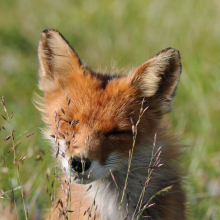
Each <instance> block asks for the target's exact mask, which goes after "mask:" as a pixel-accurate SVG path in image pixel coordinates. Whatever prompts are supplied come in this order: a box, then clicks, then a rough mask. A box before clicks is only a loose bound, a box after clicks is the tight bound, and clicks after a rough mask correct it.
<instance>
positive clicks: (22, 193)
mask: <svg viewBox="0 0 220 220" xmlns="http://www.w3.org/2000/svg"><path fill="white" fill-rule="evenodd" d="M1 103H2V105H3V107H4V111H5V113H6V115H7V119H6V121H7V122H8V124H9V129H10V136H11V137H12V143H13V152H14V162H13V163H14V165H15V167H16V172H17V177H18V181H19V185H20V187H21V197H22V201H23V207H24V213H25V219H26V220H27V219H28V209H27V208H26V205H25V201H24V191H23V187H22V182H21V178H20V174H19V164H18V163H19V161H20V160H21V159H20V160H19V161H18V162H17V155H16V151H15V147H16V145H15V142H14V132H15V131H14V130H12V127H11V119H12V117H13V115H14V114H13V112H12V114H11V116H10V117H9V114H8V111H7V108H6V105H5V99H4V96H2V101H1ZM8 137H9V136H8ZM26 137H28V135H27V136H26ZM5 140H7V138H6V139H5ZM2 155H3V151H2ZM3 157H4V156H3ZM4 163H5V164H6V161H5V158H4ZM8 172H9V171H8ZM9 179H10V174H9ZM10 185H11V189H12V194H13V200H14V204H15V208H16V202H15V197H14V191H13V186H12V183H11V179H10ZM16 215H17V217H18V213H17V208H16ZM18 219H19V218H18Z"/></svg>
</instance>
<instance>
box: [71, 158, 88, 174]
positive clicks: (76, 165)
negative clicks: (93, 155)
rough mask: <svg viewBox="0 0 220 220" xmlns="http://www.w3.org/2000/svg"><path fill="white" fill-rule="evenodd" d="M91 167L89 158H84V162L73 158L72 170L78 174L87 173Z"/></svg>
mask: <svg viewBox="0 0 220 220" xmlns="http://www.w3.org/2000/svg"><path fill="white" fill-rule="evenodd" d="M90 166H91V161H90V160H89V159H88V158H84V162H83V161H82V160H81V158H79V157H77V158H74V157H72V158H71V168H72V169H74V170H75V171H76V172H78V173H82V171H83V170H84V171H86V170H88V169H89V167H90Z"/></svg>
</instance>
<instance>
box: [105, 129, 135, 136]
mask: <svg viewBox="0 0 220 220" xmlns="http://www.w3.org/2000/svg"><path fill="white" fill-rule="evenodd" d="M121 135H129V136H130V135H132V131H131V130H112V131H109V132H107V133H106V134H105V136H106V137H110V136H116V137H117V136H121Z"/></svg>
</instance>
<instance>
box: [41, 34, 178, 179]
mask: <svg viewBox="0 0 220 220" xmlns="http://www.w3.org/2000/svg"><path fill="white" fill-rule="evenodd" d="M38 56H39V63H40V67H39V76H40V80H39V88H40V89H41V90H42V91H43V92H44V97H43V106H42V107H41V109H40V110H41V111H42V112H43V115H44V121H45V123H46V124H47V125H48V129H47V131H46V135H48V137H49V138H50V139H53V140H52V141H53V145H54V151H55V155H56V157H57V158H59V159H60V161H61V166H62V168H63V170H64V172H66V174H67V175H69V174H71V177H72V178H73V180H74V181H75V182H76V183H79V182H80V180H81V178H82V177H83V179H84V182H85V183H88V182H91V181H94V180H97V179H100V178H101V177H102V178H108V177H109V176H110V175H111V174H110V172H109V170H112V172H116V171H119V170H120V169H124V166H123V165H124V164H125V163H126V164H127V160H128V155H129V150H130V149H131V148H132V142H133V134H132V125H131V118H132V119H133V121H134V122H135V123H136V121H137V120H138V118H139V114H140V113H139V112H140V108H141V103H142V100H143V98H145V102H144V104H143V105H144V106H142V107H143V108H146V107H148V109H147V111H146V112H145V113H144V115H143V116H142V118H141V121H140V123H139V130H138V135H137V139H136V147H135V151H134V157H135V155H136V154H137V151H138V149H139V148H140V146H143V145H146V146H149V145H150V146H152V143H153V137H154V134H155V133H156V132H157V131H158V129H159V128H160V123H161V119H162V117H163V115H164V114H166V113H168V112H169V111H170V110H171V106H170V103H171V101H172V99H173V98H174V96H175V94H176V89H177V84H178V82H179V79H180V73H181V63H180V54H179V52H178V50H176V49H172V48H167V49H165V50H162V51H161V52H159V53H158V54H156V55H155V56H153V57H152V58H150V59H149V60H147V61H146V62H144V63H143V64H141V65H140V66H139V67H137V68H136V69H133V70H132V71H130V72H129V73H123V74H121V75H119V76H118V75H117V76H116V75H109V74H108V75H106V74H101V73H97V72H94V71H92V70H91V69H90V68H88V67H86V66H85V65H83V63H82V61H81V60H80V58H79V57H78V55H77V54H76V52H75V51H74V50H73V48H72V47H71V46H70V45H69V43H68V42H67V41H66V40H65V38H64V37H63V36H62V35H61V34H60V33H59V32H58V31H56V30H45V31H43V32H42V35H41V39H40V42H39V47H38ZM149 153H150V151H149ZM88 175H89V178H88Z"/></svg>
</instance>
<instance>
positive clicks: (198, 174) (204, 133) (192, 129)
mask: <svg viewBox="0 0 220 220" xmlns="http://www.w3.org/2000/svg"><path fill="white" fill-rule="evenodd" d="M219 11H220V2H219V1H217V0H210V1H205V0H200V1H199V0H185V1H172V0H167V1H159V0H155V1H146V0H140V1H139V0H138V1H131V0H127V1H117V0H111V1H110V0H106V1H97V0H93V1H90V0H83V1H74V2H73V1H71V0H63V1H58V0H55V1H54V0H53V1H52V0H38V1H32V0H19V1H15V0H1V1H0V17H1V19H0V97H2V95H4V97H5V105H6V107H7V111H8V113H9V118H10V115H11V112H12V111H13V112H14V116H13V117H12V119H10V126H9V123H8V122H7V121H6V120H4V118H3V117H0V125H1V126H3V127H4V128H5V129H6V130H4V129H3V128H1V131H0V147H1V150H2V153H1V154H0V190H3V191H4V192H7V193H6V194H4V193H2V191H0V213H3V212H6V209H9V208H10V204H11V202H10V200H11V199H9V198H12V193H11V186H10V181H11V184H12V185H13V188H14V189H15V190H14V196H15V202H16V205H17V210H18V216H19V219H25V217H24V216H25V212H24V209H23V208H24V206H23V199H22V196H21V189H20V188H19V186H20V184H19V179H18V175H17V170H18V169H17V168H16V166H15V165H14V163H13V161H14V153H13V151H11V152H9V153H7V152H8V151H9V149H10V148H11V147H12V146H13V143H12V139H13V138H10V139H9V140H3V139H4V138H5V137H7V136H8V135H10V134H11V132H10V127H11V129H12V130H15V132H13V134H14V142H15V143H17V142H18V141H19V140H22V143H20V144H19V145H18V146H17V148H16V149H15V151H16V156H17V160H19V159H20V158H21V157H22V156H26V159H24V160H23V161H21V162H19V174H20V179H21V182H22V188H23V191H24V200H25V204H26V208H28V212H29V219H41V218H42V213H43V209H44V208H45V206H47V205H48V206H51V198H50V196H49V193H50V191H53V190H54V187H55V186H53V184H51V183H53V181H54V178H55V177H54V175H53V169H54V163H53V160H52V158H51V151H50V147H49V143H48V142H46V141H45V140H44V139H43V136H42V134H41V130H40V129H41V128H43V127H44V124H43V122H42V121H41V119H40V117H41V116H40V114H39V112H38V111H37V110H36V109H35V107H34V106H33V104H32V99H33V93H34V92H37V93H38V94H40V95H42V93H41V92H40V91H39V90H38V88H37V84H38V75H37V71H38V58H37V46H38V41H39V39H40V34H41V31H42V30H44V29H46V28H53V29H57V30H59V31H60V32H61V33H62V34H63V35H64V36H65V38H66V39H68V40H69V42H70V44H71V45H72V46H73V48H74V49H75V50H76V52H77V53H78V54H79V56H80V57H81V58H82V59H83V61H84V62H85V63H86V64H87V65H88V66H90V67H92V69H94V70H96V71H101V70H102V71H104V72H112V71H113V70H114V68H115V66H117V68H118V69H122V72H126V71H128V70H127V69H124V70H123V68H124V67H129V68H132V67H135V66H138V65H140V64H141V63H143V62H144V61H145V60H147V59H148V58H150V57H151V56H153V55H154V54H156V53H157V52H159V51H160V50H162V49H164V48H167V47H173V48H176V49H178V50H179V51H180V53H181V57H182V66H183V69H182V75H181V80H180V83H179V87H178V93H177V97H176V99H175V101H174V102H173V105H172V106H174V107H175V108H174V111H173V112H172V113H171V114H170V115H169V118H168V120H169V121H170V124H171V126H170V127H171V131H170V132H174V133H176V134H179V135H180V136H181V137H182V143H184V144H187V145H189V147H188V148H187V154H186V156H184V158H183V166H185V169H186V172H188V173H189V175H188V178H187V181H186V182H187V183H186V191H187V192H188V201H189V210H190V211H189V218H190V219H199V220H202V219H204V220H205V219H220V200H219V198H220V175H219V174H220V146H219V134H220V123H219V122H220V100H219V97H220V62H219V58H220V53H219V51H220V37H219V36H220V25H219V20H220V13H219ZM106 67H107V68H106ZM0 113H1V114H2V115H3V116H4V117H7V116H6V112H5V111H4V108H3V105H1V106H0ZM32 132H34V133H35V134H34V135H32V136H31V137H28V138H26V136H27V135H28V134H30V133H32ZM131 146H132V143H131ZM4 159H5V161H6V163H5V162H4ZM9 174H10V179H11V180H10V181H9ZM45 186H47V187H45ZM52 186H53V189H51V188H52ZM17 187H18V188H17ZM16 188H17V189H16ZM46 188H47V189H46ZM46 191H47V192H49V193H46ZM46 201H47V202H46ZM12 207H13V200H12ZM13 209H14V208H13Z"/></svg>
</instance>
